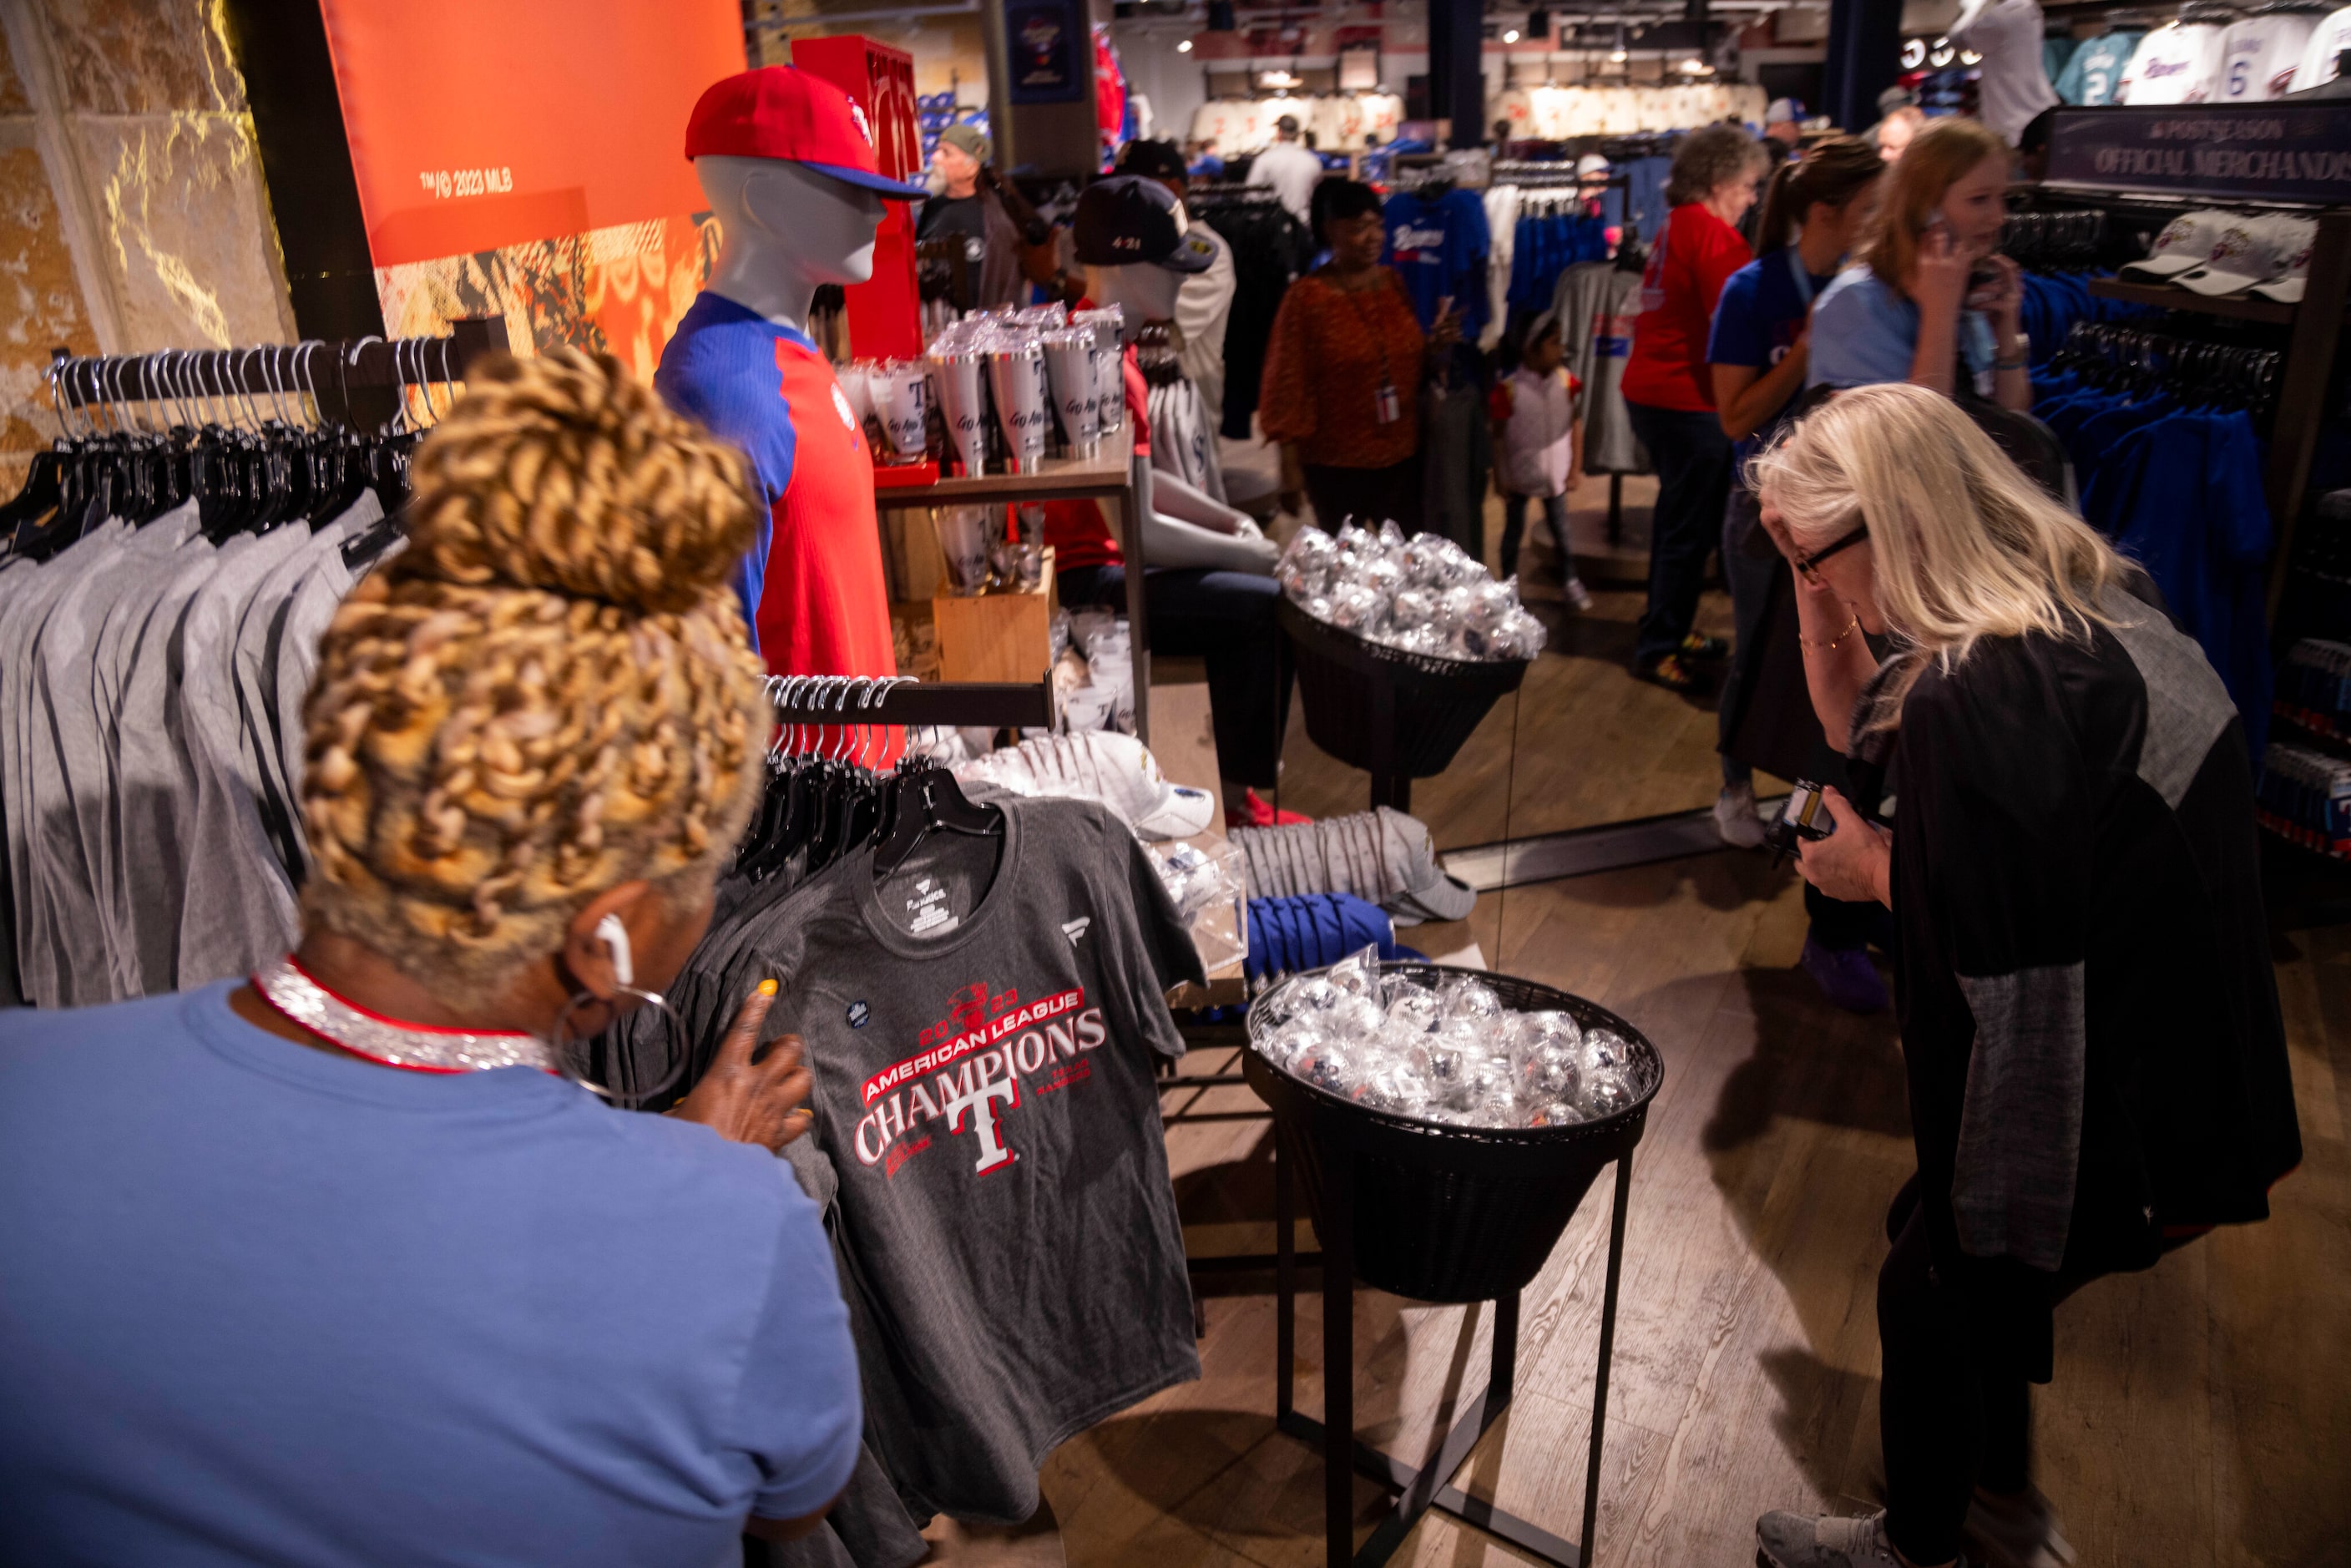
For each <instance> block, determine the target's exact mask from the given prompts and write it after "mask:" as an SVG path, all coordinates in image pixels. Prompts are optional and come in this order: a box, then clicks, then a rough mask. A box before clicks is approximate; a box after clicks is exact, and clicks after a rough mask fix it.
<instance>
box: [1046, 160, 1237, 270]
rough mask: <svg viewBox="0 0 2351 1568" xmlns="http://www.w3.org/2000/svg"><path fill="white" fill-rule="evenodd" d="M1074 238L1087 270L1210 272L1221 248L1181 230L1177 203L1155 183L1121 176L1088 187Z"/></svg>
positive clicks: (1073, 227) (1081, 199)
mask: <svg viewBox="0 0 2351 1568" xmlns="http://www.w3.org/2000/svg"><path fill="white" fill-rule="evenodd" d="M1070 236H1071V239H1072V240H1074V241H1075V242H1076V244H1077V250H1078V260H1079V261H1081V263H1083V264H1084V265H1086V266H1088V267H1136V266H1144V265H1149V266H1155V267H1165V268H1166V269H1167V270H1168V271H1170V272H1184V273H1192V272H1206V271H1207V269H1208V267H1209V266H1210V265H1211V264H1212V263H1213V262H1215V260H1216V259H1217V247H1216V246H1214V245H1213V244H1211V243H1210V242H1209V241H1207V240H1206V239H1203V238H1201V237H1200V236H1199V235H1186V234H1185V233H1184V231H1183V230H1182V229H1179V228H1177V227H1176V226H1175V195H1174V193H1171V192H1170V191H1169V190H1168V189H1167V187H1166V186H1165V185H1163V184H1161V183H1159V182H1158V181H1156V180H1146V179H1144V178H1143V177H1142V176H1141V175H1138V174H1119V175H1114V176H1113V177H1112V178H1110V179H1107V180H1101V181H1097V182H1095V183H1093V184H1091V185H1088V186H1087V187H1086V189H1085V193H1084V194H1083V195H1081V196H1080V197H1079V198H1078V211H1077V215H1076V216H1075V217H1074V218H1072V219H1071V223H1070Z"/></svg>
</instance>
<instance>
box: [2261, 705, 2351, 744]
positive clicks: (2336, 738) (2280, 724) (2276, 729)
mask: <svg viewBox="0 0 2351 1568" xmlns="http://www.w3.org/2000/svg"><path fill="white" fill-rule="evenodd" d="M2281 729H2283V731H2284V732H2285V733H2283V734H2281V733H2280V732H2281ZM2270 738H2271V739H2272V740H2280V739H2284V740H2291V741H2294V742H2296V743H2298V744H2300V745H2302V746H2304V747H2314V748H2315V749H2317V750H2318V751H2321V752H2323V753H2325V755H2327V756H2329V757H2341V756H2344V755H2346V753H2351V733H2346V732H2345V731H2343V730H2339V729H2335V728H2332V727H2329V726H2328V724H2327V722H2326V719H2325V716H2324V715H2321V714H2306V713H2304V711H2303V710H2302V709H2300V708H2298V707H2294V706H2292V705H2290V704H2287V703H2282V702H2272V703H2271V704H2270Z"/></svg>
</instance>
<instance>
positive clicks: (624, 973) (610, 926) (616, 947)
mask: <svg viewBox="0 0 2351 1568" xmlns="http://www.w3.org/2000/svg"><path fill="white" fill-rule="evenodd" d="M596 935H597V936H600V937H601V938H602V939H603V943H604V946H605V947H606V948H607V949H609V950H610V951H611V955H612V978H613V980H614V981H615V982H617V983H618V984H620V985H622V986H633V985H635V984H636V983H637V962H636V958H635V956H633V955H632V954H631V952H630V951H629V928H628V927H627V926H625V925H622V924H621V917H620V916H619V915H606V916H604V918H603V919H601V920H599V921H598V922H596Z"/></svg>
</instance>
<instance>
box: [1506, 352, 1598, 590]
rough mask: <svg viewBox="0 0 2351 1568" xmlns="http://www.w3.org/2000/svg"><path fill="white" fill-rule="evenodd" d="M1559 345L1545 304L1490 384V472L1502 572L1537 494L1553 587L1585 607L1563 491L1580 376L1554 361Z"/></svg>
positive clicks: (1573, 463)
mask: <svg viewBox="0 0 2351 1568" xmlns="http://www.w3.org/2000/svg"><path fill="white" fill-rule="evenodd" d="M1565 357H1566V355H1565V350H1564V348H1563V346H1562V343H1561V340H1560V330H1559V319H1558V318H1557V317H1555V316H1553V315H1552V314H1551V313H1550V312H1549V311H1545V312H1544V313H1543V314H1542V315H1541V316H1538V317H1536V318H1535V319H1534V320H1533V321H1532V322H1531V323H1530V324H1529V326H1528V328H1527V339H1526V343H1525V346H1524V347H1523V348H1522V349H1521V350H1520V355H1519V368H1518V369H1517V370H1515V371H1511V372H1510V374H1509V375H1507V376H1505V377H1503V378H1502V380H1501V381H1500V382H1498V383H1496V385H1495V387H1494V395H1493V400H1492V402H1491V404H1490V407H1489V412H1490V413H1491V414H1492V415H1493V420H1494V453H1495V459H1494V461H1495V470H1496V472H1495V480H1496V483H1497V486H1498V487H1499V489H1500V490H1501V492H1502V562H1501V564H1502V575H1503V576H1504V577H1509V576H1510V575H1511V574H1512V573H1513V572H1515V571H1517V570H1518V569H1519V540H1520V538H1522V537H1523V536H1524V535H1525V533H1526V527H1527V503H1528V501H1530V500H1540V501H1541V502H1542V509H1543V521H1544V523H1545V524H1546V525H1548V526H1549V528H1551V537H1552V544H1553V545H1554V546H1556V547H1557V548H1558V550H1559V569H1560V575H1561V583H1560V587H1561V590H1562V592H1563V593H1564V594H1565V595H1566V597H1567V601H1568V603H1570V604H1572V605H1573V606H1574V607H1575V608H1576V609H1578V610H1589V609H1591V608H1592V595H1591V593H1590V592H1589V591H1586V590H1585V588H1584V586H1583V581H1582V580H1580V579H1578V578H1577V577H1576V575H1575V557H1574V555H1573V553H1571V551H1570V550H1569V549H1568V539H1567V492H1568V490H1569V489H1570V488H1571V487H1572V486H1573V485H1574V484H1575V481H1576V479H1577V477H1578V473H1579V470H1580V469H1581V467H1582V458H1583V421H1582V420H1581V419H1579V418H1578V417H1577V400H1578V398H1579V397H1580V396H1581V395H1582V393H1583V382H1580V381H1578V380H1576V379H1575V377H1573V375H1570V374H1569V373H1568V372H1567V371H1565V370H1563V369H1562V368H1561V364H1562V361H1563V360H1564V359H1565Z"/></svg>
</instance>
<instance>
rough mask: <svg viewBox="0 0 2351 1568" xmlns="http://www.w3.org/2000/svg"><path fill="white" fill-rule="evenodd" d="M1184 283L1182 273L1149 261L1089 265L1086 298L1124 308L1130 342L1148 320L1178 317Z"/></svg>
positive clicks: (1126, 336)
mask: <svg viewBox="0 0 2351 1568" xmlns="http://www.w3.org/2000/svg"><path fill="white" fill-rule="evenodd" d="M1181 287H1184V278H1183V275H1182V274H1180V273H1174V272H1170V271H1168V270H1167V269H1166V268H1165V267H1158V266H1155V265H1153V264H1152V263H1149V262H1142V263H1138V264H1136V265H1134V266H1132V267H1093V266H1089V267H1087V268H1086V298H1089V299H1091V300H1092V301H1093V302H1094V303H1095V304H1097V305H1117V306H1121V307H1123V310H1122V314H1123V316H1124V317H1125V325H1124V327H1123V336H1124V337H1125V338H1126V339H1127V340H1128V341H1130V342H1132V341H1133V340H1134V334H1135V332H1136V331H1137V330H1138V329H1140V328H1141V327H1142V326H1143V324H1144V322H1145V321H1172V320H1174V319H1175V291H1176V290H1177V289H1179V288H1181Z"/></svg>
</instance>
